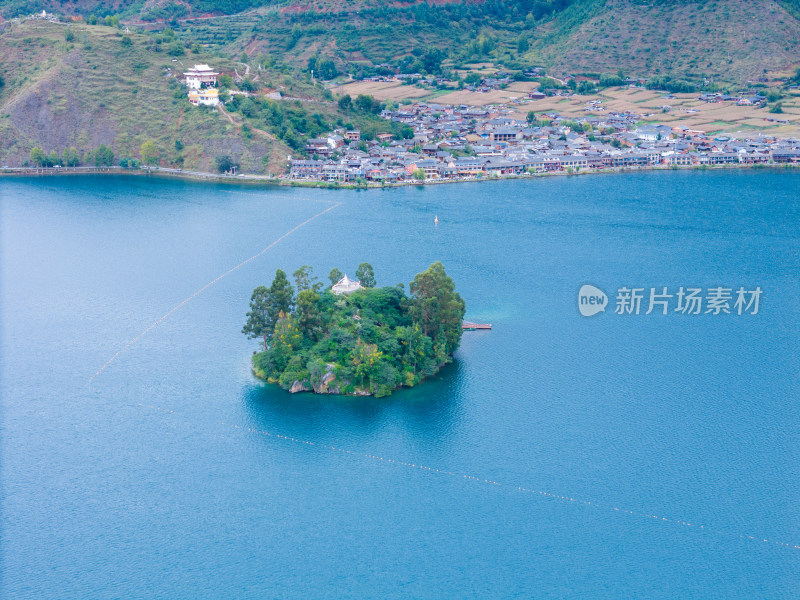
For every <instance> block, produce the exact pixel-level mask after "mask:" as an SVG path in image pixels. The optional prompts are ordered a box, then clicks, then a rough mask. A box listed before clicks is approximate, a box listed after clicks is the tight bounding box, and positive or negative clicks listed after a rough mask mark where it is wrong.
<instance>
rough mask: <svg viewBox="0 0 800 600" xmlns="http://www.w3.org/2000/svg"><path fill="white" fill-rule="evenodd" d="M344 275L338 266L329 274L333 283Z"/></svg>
mask: <svg viewBox="0 0 800 600" xmlns="http://www.w3.org/2000/svg"><path fill="white" fill-rule="evenodd" d="M349 97H350V96H348V98H349ZM342 277H344V274H343V273H342V272H341V271H340V270H339V269H337V268H336V267H334V268H333V269H331V272H330V273H329V274H328V279H330V280H331V285H336V284H337V283H338V282H339V280H340V279H341V278H342Z"/></svg>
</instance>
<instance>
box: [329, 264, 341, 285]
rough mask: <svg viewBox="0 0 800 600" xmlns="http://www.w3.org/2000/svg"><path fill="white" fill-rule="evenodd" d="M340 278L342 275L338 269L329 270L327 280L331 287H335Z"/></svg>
mask: <svg viewBox="0 0 800 600" xmlns="http://www.w3.org/2000/svg"><path fill="white" fill-rule="evenodd" d="M342 277H344V274H343V273H342V272H341V271H340V270H339V269H337V268H336V267H334V268H333V269H331V272H330V273H329V274H328V279H330V280H331V285H335V284H337V283H339V280H340V279H341V278H342Z"/></svg>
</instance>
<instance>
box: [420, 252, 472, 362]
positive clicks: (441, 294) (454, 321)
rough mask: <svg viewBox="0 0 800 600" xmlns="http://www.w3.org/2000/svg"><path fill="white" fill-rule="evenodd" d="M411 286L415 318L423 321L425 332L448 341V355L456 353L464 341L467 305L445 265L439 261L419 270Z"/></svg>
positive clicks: (421, 322)
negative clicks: (462, 325)
mask: <svg viewBox="0 0 800 600" xmlns="http://www.w3.org/2000/svg"><path fill="white" fill-rule="evenodd" d="M409 289H410V290H411V297H412V304H411V317H412V319H414V321H415V322H416V323H419V324H420V326H421V327H422V333H423V334H424V335H427V336H430V337H431V339H433V340H442V341H444V342H445V343H446V351H447V354H451V353H452V352H454V351H455V349H456V348H458V345H459V344H460V343H461V333H462V331H463V329H462V327H461V321H462V319H463V318H464V312H465V309H466V306H465V304H464V300H462V299H461V296H459V295H458V293H457V292H456V291H455V284H454V283H453V280H452V279H451V278H450V277H449V276H448V275H447V273H445V270H444V265H442V263H440V262H438V261H437V262H435V263H433V264H432V265H431V266H430V267H428V269H427V270H426V271H424V272H423V273H418V274H417V276H416V277H414V281H412V282H411V285H410V286H409Z"/></svg>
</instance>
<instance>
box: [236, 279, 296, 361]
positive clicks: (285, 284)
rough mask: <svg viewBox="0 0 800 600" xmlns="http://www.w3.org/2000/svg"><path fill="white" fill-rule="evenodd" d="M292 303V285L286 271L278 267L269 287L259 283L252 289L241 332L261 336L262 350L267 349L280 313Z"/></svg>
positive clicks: (251, 336) (284, 312) (248, 335)
mask: <svg viewBox="0 0 800 600" xmlns="http://www.w3.org/2000/svg"><path fill="white" fill-rule="evenodd" d="M293 305H294V291H293V290H292V285H291V284H290V283H289V280H288V279H286V273H284V272H283V271H281V270H280V269H278V270H277V271H276V272H275V279H274V280H273V281H272V285H271V286H270V287H269V289H267V288H266V287H264V286H263V285H261V286H259V287H257V288H256V289H254V290H253V294H252V296H251V297H250V311H249V312H248V313H247V322H246V323H245V325H244V327H243V328H242V333H244V334H245V335H247V337H249V338H261V339H262V340H263V344H264V350H267V348H268V345H269V342H270V340H272V337H273V335H274V333H275V326H276V325H277V324H278V321H279V320H280V319H281V315H286V314H288V313H289V311H290V310H291V308H292V306H293Z"/></svg>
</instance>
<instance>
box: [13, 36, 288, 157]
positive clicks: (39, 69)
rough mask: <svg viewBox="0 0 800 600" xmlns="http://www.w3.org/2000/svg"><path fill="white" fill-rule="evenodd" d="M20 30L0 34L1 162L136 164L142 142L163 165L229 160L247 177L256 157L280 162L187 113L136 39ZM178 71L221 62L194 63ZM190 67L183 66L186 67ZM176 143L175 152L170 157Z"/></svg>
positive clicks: (176, 88)
mask: <svg viewBox="0 0 800 600" xmlns="http://www.w3.org/2000/svg"><path fill="white" fill-rule="evenodd" d="M66 31H67V30H66V26H65V25H63V24H57V23H50V22H47V21H27V22H25V23H21V24H14V25H13V26H10V25H9V24H8V23H6V24H5V29H4V31H3V33H2V34H0V73H2V74H3V78H4V80H5V86H4V87H3V88H0V161H2V162H3V164H21V163H22V161H24V160H25V159H26V158H27V156H28V153H29V152H30V149H31V148H32V147H33V146H39V147H41V148H43V149H44V150H45V151H46V152H49V151H56V152H57V153H59V154H60V153H61V152H62V151H63V150H64V149H65V148H67V147H70V146H75V147H76V148H77V150H78V151H79V152H80V153H81V154H84V155H85V154H88V153H90V152H91V151H93V150H95V149H97V148H98V147H99V146H100V145H101V144H105V145H109V146H111V147H112V148H113V150H114V152H115V154H116V156H117V157H118V158H120V157H130V158H136V159H138V158H139V148H140V146H141V144H142V142H144V141H145V140H148V139H152V140H154V141H155V142H156V145H157V147H158V148H159V149H160V153H161V156H162V159H163V161H164V164H170V165H176V166H179V165H181V164H182V165H183V166H185V167H186V168H198V169H203V170H209V169H213V162H214V158H215V157H216V156H219V155H225V154H233V155H235V156H237V157H238V158H239V160H240V162H241V164H242V167H243V168H244V169H246V170H249V171H260V172H263V170H264V163H263V162H262V157H263V156H267V157H270V156H272V155H273V154H275V155H277V156H284V157H285V155H286V150H287V149H286V147H285V145H283V144H281V143H278V142H274V141H272V140H269V139H267V138H266V137H263V136H262V137H260V138H257V137H256V136H253V138H252V139H243V138H242V136H241V135H240V132H239V130H238V128H237V127H235V126H233V125H231V124H230V123H229V122H228V121H227V120H226V119H224V118H222V117H221V115H219V114H218V113H217V111H215V110H213V109H208V108H196V107H192V106H191V105H190V104H188V102H187V101H186V100H185V91H184V90H183V89H182V86H180V85H179V84H178V81H177V79H176V78H175V77H174V76H173V75H174V74H176V73H178V74H179V73H181V72H182V67H181V63H180V62H175V63H173V62H172V59H171V57H170V56H169V55H167V54H166V53H164V52H159V53H156V52H153V51H152V50H151V49H149V48H150V47H152V46H151V42H152V40H151V39H149V38H147V37H145V36H136V35H134V36H130V39H131V41H132V43H131V44H130V45H126V44H124V43H123V41H122V40H123V39H124V38H125V37H126V36H124V35H123V34H122V33H121V32H120V31H118V30H116V29H112V28H111V27H98V26H94V27H90V26H87V25H72V26H71V31H72V34H71V35H72V36H73V40H72V41H69V42H68V41H66V39H65V33H66ZM180 60H183V61H184V63H188V64H192V63H193V62H203V61H213V63H214V64H216V65H218V66H220V67H223V68H226V69H231V64H230V62H229V61H220V60H219V59H217V58H214V57H210V56H204V55H203V54H198V55H196V56H191V57H184V58H181V59H180ZM189 61H192V62H191V63H189ZM176 140H177V141H178V142H179V146H183V149H182V150H181V151H178V150H177V149H176V144H175V142H176Z"/></svg>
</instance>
